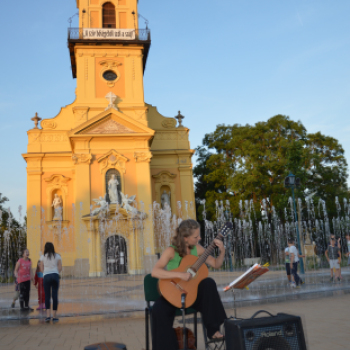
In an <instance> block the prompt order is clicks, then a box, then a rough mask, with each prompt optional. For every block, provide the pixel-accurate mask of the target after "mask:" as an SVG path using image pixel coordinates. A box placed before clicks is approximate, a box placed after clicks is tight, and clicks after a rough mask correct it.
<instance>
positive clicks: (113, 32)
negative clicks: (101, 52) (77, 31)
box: [83, 28, 136, 40]
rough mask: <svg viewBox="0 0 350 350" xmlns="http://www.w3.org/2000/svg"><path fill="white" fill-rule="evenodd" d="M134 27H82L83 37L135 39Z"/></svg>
mask: <svg viewBox="0 0 350 350" xmlns="http://www.w3.org/2000/svg"><path fill="white" fill-rule="evenodd" d="M135 37H136V35H135V29H110V28H84V29H83V39H99V40H104V39H117V40H135Z"/></svg>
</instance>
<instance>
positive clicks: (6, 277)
mask: <svg viewBox="0 0 350 350" xmlns="http://www.w3.org/2000/svg"><path fill="white" fill-rule="evenodd" d="M7 201H8V198H7V197H3V196H2V194H1V193H0V264H1V269H0V281H2V282H7V281H11V280H12V279H13V269H14V267H15V264H16V262H17V260H18V258H19V256H20V253H21V250H22V249H23V248H24V247H25V246H26V230H25V225H24V226H22V225H21V224H20V223H19V222H18V221H17V220H16V219H15V218H14V216H13V214H12V213H11V211H10V210H9V209H6V208H4V204H5V203H6V202H7Z"/></svg>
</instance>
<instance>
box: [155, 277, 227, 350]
mask: <svg viewBox="0 0 350 350" xmlns="http://www.w3.org/2000/svg"><path fill="white" fill-rule="evenodd" d="M191 308H193V309H195V310H197V311H199V312H200V313H201V314H202V322H203V324H204V326H205V328H206V330H207V335H208V337H209V338H211V337H212V336H213V335H214V334H215V333H216V332H217V331H218V330H219V329H220V325H221V324H223V323H224V320H225V319H226V318H227V317H226V312H225V310H224V307H223V305H222V302H221V299H220V296H219V293H218V290H217V287H216V283H215V281H214V280H213V279H211V278H206V279H204V280H203V281H202V282H201V283H200V284H199V285H198V295H197V299H196V301H195V302H194V304H193V305H192V306H191ZM176 310H177V308H176V307H175V306H173V305H172V304H170V303H169V302H168V301H167V300H165V299H164V298H163V297H160V298H159V299H158V300H157V301H156V302H155V303H154V305H153V308H152V320H151V322H152V350H178V344H177V338H176V333H175V330H174V329H173V323H174V318H175V312H176Z"/></svg>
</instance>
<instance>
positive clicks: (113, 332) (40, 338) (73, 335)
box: [0, 293, 350, 350]
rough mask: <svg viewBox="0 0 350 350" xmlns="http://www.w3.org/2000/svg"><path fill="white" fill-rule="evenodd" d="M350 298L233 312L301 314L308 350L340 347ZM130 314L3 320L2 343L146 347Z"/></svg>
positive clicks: (346, 336)
mask: <svg viewBox="0 0 350 350" xmlns="http://www.w3.org/2000/svg"><path fill="white" fill-rule="evenodd" d="M349 298H350V295H349V294H343V293H339V295H335V296H333V297H329V298H318V299H311V300H310V299H309V300H292V301H287V302H281V303H269V304H265V305H262V306H261V305H255V306H247V307H239V308H238V309H237V316H238V317H242V318H248V317H250V316H251V315H252V314H253V313H254V312H256V311H258V310H260V309H264V310H267V311H269V312H271V313H273V314H276V313H278V312H285V313H289V314H292V315H299V316H301V317H302V321H303V326H304V333H305V337H306V341H307V344H308V349H309V350H328V349H332V350H344V349H350V333H349V324H348V322H349V319H350V317H349V309H350V303H349ZM227 314H228V315H229V316H230V315H233V310H231V309H228V310H227ZM129 316H130V315H129ZM134 316H135V317H124V318H120V317H119V318H112V317H104V316H93V317H62V318H61V319H60V321H59V323H57V324H45V323H44V322H43V320H42V319H26V320H7V321H1V322H0V349H1V350H14V349H16V350H17V349H21V350H34V349H35V350H36V349H39V350H46V349H49V350H60V349H65V350H70V349H71V350H73V349H77V350H78V349H84V346H85V345H88V344H93V343H97V342H104V341H117V342H121V343H124V344H126V345H127V349H128V350H141V349H142V348H145V323H144V319H143V317H142V314H141V313H137V314H134ZM176 323H177V322H176ZM178 325H179V326H181V324H178ZM175 326H177V325H175ZM190 328H191V326H190ZM198 330H199V344H198V349H199V350H204V343H203V337H202V332H201V326H200V325H199V327H198ZM164 350H166V349H164Z"/></svg>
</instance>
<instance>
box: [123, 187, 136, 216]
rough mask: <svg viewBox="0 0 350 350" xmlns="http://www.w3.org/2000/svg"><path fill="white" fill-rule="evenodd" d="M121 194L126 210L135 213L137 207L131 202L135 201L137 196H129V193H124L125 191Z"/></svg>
mask: <svg viewBox="0 0 350 350" xmlns="http://www.w3.org/2000/svg"><path fill="white" fill-rule="evenodd" d="M120 195H121V197H122V208H124V209H125V210H126V211H131V212H133V213H135V212H136V208H134V207H132V206H131V205H130V204H132V203H133V202H134V201H135V198H136V196H131V197H128V195H127V194H124V193H123V192H120Z"/></svg>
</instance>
